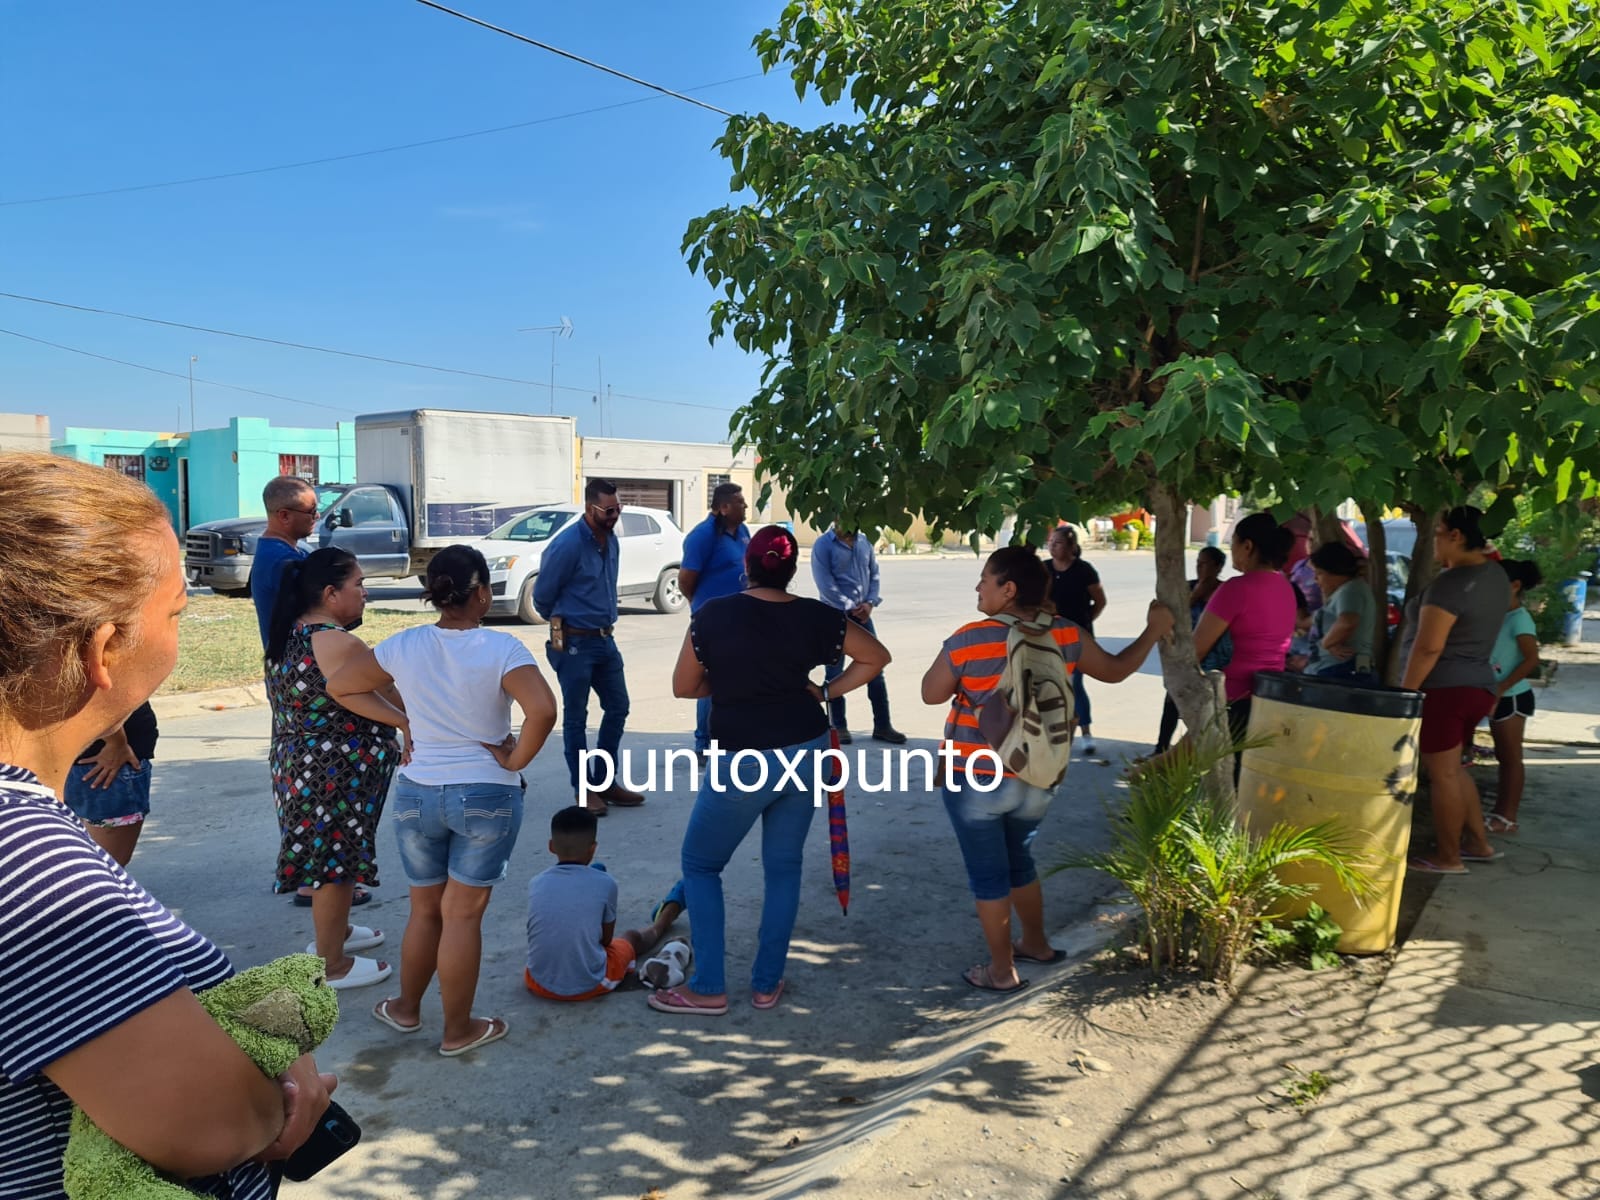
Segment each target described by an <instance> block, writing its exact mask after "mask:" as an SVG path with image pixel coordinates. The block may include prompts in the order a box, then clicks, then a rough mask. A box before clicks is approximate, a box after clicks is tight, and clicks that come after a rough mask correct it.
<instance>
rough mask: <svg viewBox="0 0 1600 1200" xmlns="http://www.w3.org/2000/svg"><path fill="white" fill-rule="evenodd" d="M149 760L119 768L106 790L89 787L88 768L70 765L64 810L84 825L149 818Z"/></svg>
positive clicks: (130, 823) (112, 824)
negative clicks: (65, 808)
mask: <svg viewBox="0 0 1600 1200" xmlns="http://www.w3.org/2000/svg"><path fill="white" fill-rule="evenodd" d="M151 769H152V768H151V764H150V760H149V759H148V758H147V759H145V760H144V762H143V763H141V764H140V765H139V766H138V767H137V768H134V767H128V766H124V767H119V768H118V769H117V777H116V778H115V779H113V780H112V781H111V786H110V787H108V788H98V787H90V786H89V784H88V775H89V771H90V767H88V766H85V765H83V764H81V763H74V764H73V766H72V769H71V770H70V771H68V772H67V796H66V800H67V807H68V808H70V809H71V810H72V812H73V814H74V815H75V816H76V817H77V818H78V820H80V821H82V822H83V823H84V824H85V825H103V826H115V825H137V824H138V823H139V822H140V821H143V820H144V819H145V818H146V817H148V816H149V815H150V773H151Z"/></svg>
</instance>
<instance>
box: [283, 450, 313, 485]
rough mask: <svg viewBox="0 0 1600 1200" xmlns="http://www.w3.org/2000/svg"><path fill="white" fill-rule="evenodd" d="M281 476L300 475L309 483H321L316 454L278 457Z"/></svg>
mask: <svg viewBox="0 0 1600 1200" xmlns="http://www.w3.org/2000/svg"><path fill="white" fill-rule="evenodd" d="M278 474H279V475H298V476H300V478H301V479H304V480H305V481H306V482H307V483H321V482H322V480H321V479H319V478H318V477H317V456H316V455H315V454H280V455H278Z"/></svg>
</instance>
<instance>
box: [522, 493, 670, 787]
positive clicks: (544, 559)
mask: <svg viewBox="0 0 1600 1200" xmlns="http://www.w3.org/2000/svg"><path fill="white" fill-rule="evenodd" d="M583 504H584V508H583V517H582V519H581V520H577V521H572V522H570V523H568V525H567V527H566V528H565V529H563V530H562V531H561V532H560V533H558V534H556V536H555V537H554V538H552V539H551V541H550V544H549V545H548V546H547V547H545V551H544V554H543V555H542V556H541V557H540V559H539V575H538V578H537V579H536V580H535V581H534V584H533V607H534V608H535V609H536V610H537V611H538V613H539V615H540V616H541V617H543V618H544V619H545V620H547V621H549V622H550V640H549V642H547V643H546V644H545V652H546V653H547V654H548V655H549V658H550V667H551V669H552V670H554V671H555V673H556V680H557V682H558V683H560V685H561V710H562V713H561V734H562V741H563V743H564V749H565V751H566V758H567V773H568V774H569V775H570V776H571V777H572V790H573V792H574V793H577V795H578V797H579V802H580V803H582V802H584V801H585V800H587V807H589V808H590V809H591V810H593V811H594V813H595V815H596V816H598V817H603V816H605V815H606V813H607V809H608V806H609V805H612V804H615V805H618V806H619V807H622V808H633V807H635V806H636V805H640V804H643V803H644V797H643V796H641V795H640V794H639V793H638V792H635V791H631V790H630V789H628V788H625V787H623V786H622V784H620V783H615V782H614V783H612V785H611V786H610V787H608V788H605V789H604V790H601V789H599V788H595V787H593V785H594V783H595V781H596V773H595V772H594V771H593V770H591V771H590V774H589V779H588V780H587V781H586V782H585V789H584V791H583V792H579V789H578V761H579V755H580V754H581V753H582V752H583V751H585V750H587V749H588V745H589V739H588V734H587V732H586V731H587V728H588V725H589V693H590V691H593V692H594V694H595V695H596V697H598V698H599V700H600V710H601V719H600V736H599V738H598V742H597V746H596V748H597V750H598V751H599V753H601V754H604V755H606V756H607V757H608V758H609V760H610V763H611V774H610V778H611V779H613V780H615V779H616V778H617V772H618V771H619V770H620V763H619V760H618V756H617V754H618V750H619V748H620V747H621V745H622V730H623V727H624V726H625V725H626V724H627V721H628V683H627V680H626V679H625V678H624V677H623V672H622V652H621V651H620V650H618V649H617V643H616V639H615V637H613V633H614V630H615V626H616V623H617V537H616V527H617V518H618V517H620V516H621V515H622V504H621V502H620V501H618V500H617V485H616V484H614V483H611V482H608V481H607V480H604V479H591V480H589V481H588V483H586V484H585V485H584V488H583ZM591 788H592V791H591V790H590V789H591Z"/></svg>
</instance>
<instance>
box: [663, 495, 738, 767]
mask: <svg viewBox="0 0 1600 1200" xmlns="http://www.w3.org/2000/svg"><path fill="white" fill-rule="evenodd" d="M744 514H745V501H744V489H742V488H741V487H740V486H739V485H738V484H737V483H719V484H717V486H716V489H715V490H714V491H713V492H712V493H711V515H710V516H708V517H706V519H705V520H704V521H701V522H700V524H698V525H696V526H695V527H694V528H693V529H691V530H690V531H689V534H688V536H687V537H685V538H684V539H683V565H682V566H680V567H679V568H678V586H679V587H680V588H682V589H683V594H684V595H685V596H687V597H689V611H690V612H699V611H700V609H701V608H702V607H704V606H705V604H706V602H707V601H709V600H715V599H717V598H718V597H720V596H732V595H734V594H735V593H737V592H742V591H744V589H745V574H744V552H745V547H747V546H748V545H749V544H750V529H749V526H747V525H746V524H745V523H744ZM710 723H711V697H709V696H702V697H701V698H700V699H699V700H696V701H695V717H694V748H695V749H696V750H699V751H702V752H704V751H706V750H709V749H710V748H711V733H710V728H709V727H710Z"/></svg>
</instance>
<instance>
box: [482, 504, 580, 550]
mask: <svg viewBox="0 0 1600 1200" xmlns="http://www.w3.org/2000/svg"><path fill="white" fill-rule="evenodd" d="M576 515H577V514H576V513H571V512H564V511H562V510H560V509H549V508H536V509H534V510H533V511H532V512H529V513H523V514H522V515H521V516H520V517H514V518H512V519H511V520H509V521H507V522H506V523H505V524H504V525H502V526H500V528H499V529H496V530H495V531H494V532H493V533H491V534H490V535H489V536H490V537H491V538H494V539H496V540H498V541H507V542H543V541H548V540H549V539H550V538H552V537H554V536H555V534H556V531H557V530H558V529H560V528H561V527H562V526H563V525H565V524H566V523H567V522H568V521H570V520H572V518H573V517H574V516H576Z"/></svg>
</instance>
